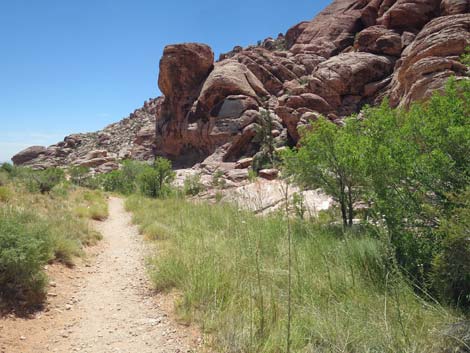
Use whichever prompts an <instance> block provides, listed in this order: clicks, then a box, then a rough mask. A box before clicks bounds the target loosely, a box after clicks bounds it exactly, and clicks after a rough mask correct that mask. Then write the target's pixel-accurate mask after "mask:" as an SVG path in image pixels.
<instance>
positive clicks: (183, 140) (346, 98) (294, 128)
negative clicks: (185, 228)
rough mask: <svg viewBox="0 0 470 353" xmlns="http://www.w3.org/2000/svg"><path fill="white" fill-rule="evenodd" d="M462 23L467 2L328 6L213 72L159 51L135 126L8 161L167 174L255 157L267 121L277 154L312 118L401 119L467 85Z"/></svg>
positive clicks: (373, 0)
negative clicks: (142, 163) (137, 163)
mask: <svg viewBox="0 0 470 353" xmlns="http://www.w3.org/2000/svg"><path fill="white" fill-rule="evenodd" d="M469 11H470V0H414V1H411V0H335V1H333V2H332V4H331V5H330V6H328V7H327V8H326V9H325V10H323V11H322V12H321V13H320V14H318V15H317V16H316V17H315V18H314V19H313V20H311V21H304V22H302V23H299V24H297V25H295V26H293V27H292V28H290V29H289V30H288V31H287V32H286V33H285V34H280V35H279V36H278V37H277V38H275V39H274V38H268V39H266V40H264V41H262V42H260V43H259V44H258V45H256V46H250V47H247V48H242V47H240V46H236V47H234V48H233V50H232V51H230V52H229V53H225V54H222V55H220V58H219V60H218V61H216V62H214V53H213V52H212V50H211V48H210V47H208V46H207V45H204V44H198V43H183V44H176V45H169V46H167V47H166V48H165V50H164V53H163V57H162V59H161V61H160V77H159V80H158V83H159V86H160V89H161V91H162V92H163V94H164V97H162V98H161V99H159V100H155V101H151V102H150V103H147V105H148V106H149V107H150V108H148V107H147V108H148V109H147V108H145V107H144V109H143V110H139V111H137V112H139V113H138V114H137V113H136V114H137V115H139V114H143V115H144V116H146V118H145V119H144V120H145V123H142V124H140V125H139V124H137V123H136V124H137V125H136V127H133V128H130V129H129V128H128V127H127V125H126V128H122V129H121V128H120V127H121V126H124V125H122V124H131V125H132V124H133V123H135V122H136V119H135V118H134V119H132V118H129V121H127V122H121V123H118V124H117V125H116V126H115V127H114V128H112V129H111V130H110V131H113V132H112V133H111V132H110V131H109V129H108V128H107V129H105V130H104V131H103V132H102V134H103V136H101V137H100V136H99V134H100V133H97V134H94V135H90V134H81V135H78V138H75V137H74V136H72V137H68V138H66V139H65V140H64V142H62V143H61V144H58V145H55V146H51V147H49V148H47V150H43V149H41V148H39V147H33V148H31V149H28V150H26V151H23V152H21V153H20V154H19V155H17V156H15V159H14V160H15V163H18V164H28V165H46V164H51V165H63V164H83V165H97V164H98V165H102V164H105V163H113V162H114V160H118V159H121V158H124V157H131V158H137V159H149V158H152V157H153V156H154V154H156V155H161V156H165V157H167V158H170V159H172V160H173V161H174V162H175V164H176V165H177V166H193V165H194V164H196V163H201V164H200V165H202V166H206V165H209V164H219V165H221V164H224V163H225V164H226V165H236V164H235V163H233V162H236V161H238V160H239V159H243V158H245V157H251V156H253V155H254V154H255V153H257V151H259V148H260V146H259V142H258V141H259V138H258V136H257V135H258V132H259V130H260V129H259V126H260V123H261V122H262V121H263V120H265V118H266V116H268V115H269V116H270V117H271V120H272V123H271V133H272V135H273V139H274V142H275V144H276V147H282V146H284V145H294V144H295V143H297V141H298V139H299V133H298V129H299V127H300V126H302V125H305V124H308V122H309V121H311V120H313V119H316V118H318V116H319V115H320V114H321V115H324V116H326V117H328V118H329V119H331V120H332V121H336V122H340V121H341V119H342V118H344V117H345V116H347V115H350V114H352V113H357V112H359V111H360V110H361V108H362V107H363V106H364V105H365V104H372V105H374V104H378V103H380V102H381V101H382V100H383V98H385V97H390V103H391V104H392V105H393V106H404V107H406V106H408V105H409V104H410V103H411V102H413V101H417V100H423V99H426V98H427V97H429V95H430V94H432V92H434V91H436V90H439V89H441V88H442V87H443V85H444V84H445V82H446V80H447V79H448V78H449V77H450V76H457V77H460V78H466V79H468V69H467V68H466V67H465V66H464V65H463V64H462V63H461V62H460V56H461V55H462V54H463V53H464V52H465V50H466V49H465V48H466V47H468V46H470V13H469ZM155 115H156V122H155V126H154V127H151V126H150V125H149V124H150V122H152V121H153V120H152V119H154V117H155ZM106 134H108V135H111V136H110V137H107V135H106ZM121 134H122V138H121V137H120V136H121ZM75 140H77V141H75ZM78 140H80V142H78ZM69 141H73V142H70V143H69ZM93 151H95V152H96V151H97V152H96V153H95V154H94V155H93V154H89V153H90V152H93ZM100 151H105V152H106V153H104V152H101V153H99V152H100ZM99 163H102V164H99ZM109 165H110V166H111V164H109ZM238 165H240V164H238Z"/></svg>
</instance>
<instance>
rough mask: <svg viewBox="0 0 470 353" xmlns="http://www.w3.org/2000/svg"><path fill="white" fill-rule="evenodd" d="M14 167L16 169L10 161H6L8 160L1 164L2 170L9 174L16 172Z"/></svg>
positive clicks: (0, 168)
mask: <svg viewBox="0 0 470 353" xmlns="http://www.w3.org/2000/svg"><path fill="white" fill-rule="evenodd" d="M14 169H15V167H14V166H12V165H11V164H10V163H6V162H5V163H2V165H1V166H0V171H1V172H5V173H8V174H12V173H13V172H14Z"/></svg>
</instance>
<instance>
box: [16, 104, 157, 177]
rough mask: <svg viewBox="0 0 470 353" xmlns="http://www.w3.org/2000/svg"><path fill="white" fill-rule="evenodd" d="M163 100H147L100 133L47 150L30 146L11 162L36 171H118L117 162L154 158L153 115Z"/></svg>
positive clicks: (83, 135)
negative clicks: (80, 168) (75, 168)
mask: <svg viewBox="0 0 470 353" xmlns="http://www.w3.org/2000/svg"><path fill="white" fill-rule="evenodd" d="M161 103H162V99H161V98H158V99H150V100H148V101H146V102H145V103H144V106H143V107H142V108H140V109H137V110H135V111H134V112H133V113H132V114H130V115H129V116H128V117H127V118H125V119H123V120H121V121H119V122H117V123H114V124H111V125H109V126H107V127H106V128H104V129H103V130H101V131H97V132H92V133H80V134H72V135H69V136H66V137H65V138H64V140H63V141H61V142H59V143H56V144H55V145H52V146H49V147H47V148H46V147H42V146H33V147H30V148H28V149H26V150H24V151H22V152H20V153H18V154H17V155H15V156H14V157H13V158H12V160H13V163H15V165H24V166H30V167H33V168H35V169H44V168H48V167H63V166H84V167H89V168H92V169H94V170H95V171H96V172H107V171H111V170H113V169H116V168H118V164H117V161H119V160H122V159H126V158H132V159H136V160H148V159H152V158H153V157H154V149H155V116H156V112H157V110H158V109H159V106H160V105H161Z"/></svg>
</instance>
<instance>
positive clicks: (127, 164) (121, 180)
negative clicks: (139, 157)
mask: <svg viewBox="0 0 470 353" xmlns="http://www.w3.org/2000/svg"><path fill="white" fill-rule="evenodd" d="M148 167H149V166H148V165H147V164H146V163H142V162H138V161H132V160H126V161H124V162H123V163H122V167H121V169H119V170H114V171H112V172H110V173H107V174H103V175H100V176H99V177H98V178H97V179H98V180H99V182H100V183H101V185H102V187H103V189H104V190H105V191H111V192H118V193H121V194H124V195H130V194H132V193H134V192H136V191H137V183H138V178H139V176H140V175H141V174H142V173H143V172H144V171H146V170H147V169H148Z"/></svg>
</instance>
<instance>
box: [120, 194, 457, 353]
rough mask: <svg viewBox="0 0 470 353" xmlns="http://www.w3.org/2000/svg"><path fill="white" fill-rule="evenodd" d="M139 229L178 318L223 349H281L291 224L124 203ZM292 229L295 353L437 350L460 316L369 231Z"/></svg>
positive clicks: (178, 205)
mask: <svg viewBox="0 0 470 353" xmlns="http://www.w3.org/2000/svg"><path fill="white" fill-rule="evenodd" d="M126 206H127V208H128V210H130V211H132V212H133V215H134V221H135V223H137V224H139V225H140V227H141V229H142V231H143V232H144V233H146V232H148V233H150V234H148V235H150V236H151V237H152V238H154V239H155V238H156V239H160V240H159V245H160V246H159V247H158V248H159V250H158V253H156V254H155V256H154V257H153V258H152V259H151V261H150V274H151V278H152V280H153V283H154V285H155V288H156V289H157V290H159V291H170V290H173V289H176V290H177V291H179V292H180V293H181V299H180V300H179V302H178V311H179V314H180V315H181V318H182V319H183V320H188V321H193V320H194V321H197V322H198V323H199V324H201V325H202V327H203V329H204V330H205V331H206V332H209V333H210V334H211V335H210V337H212V338H213V340H212V345H213V346H214V347H215V349H216V351H219V352H250V353H253V352H273V353H274V352H285V351H286V348H287V347H286V345H287V344H286V334H287V332H286V327H288V326H287V320H288V309H289V306H288V299H289V298H288V295H289V288H288V276H289V272H288V261H289V258H288V252H289V242H288V237H287V235H286V234H287V233H286V226H287V223H286V221H285V219H284V217H283V216H282V215H281V214H276V215H273V216H269V217H264V218H260V217H256V216H253V215H251V214H249V213H246V212H243V211H239V210H237V209H235V208H232V207H230V206H224V205H217V206H214V205H207V204H194V203H188V202H186V201H184V200H181V199H168V200H149V199H145V198H142V197H138V196H132V197H130V198H129V199H128V200H127V202H126ZM340 234H342V233H341V232H337V231H335V230H334V229H328V228H327V227H323V226H319V225H315V224H309V223H306V222H300V221H293V222H292V224H291V235H292V238H291V241H292V243H291V246H292V248H291V251H292V253H291V256H292V258H291V260H292V263H291V271H292V273H291V274H292V281H291V289H290V295H291V298H290V301H291V307H292V316H291V323H290V345H291V347H290V349H291V351H292V352H361V353H362V352H390V353H392V352H416V353H418V352H422V353H425V352H426V353H429V352H443V351H444V348H443V347H451V346H452V344H453V342H449V341H447V342H445V340H444V338H443V336H442V335H441V332H442V331H441V330H442V328H443V327H445V326H446V325H448V324H449V323H451V322H454V321H455V320H457V317H456V316H455V315H454V314H453V313H451V312H449V311H447V310H445V309H444V308H442V307H440V306H438V305H435V304H433V303H429V302H426V301H424V300H422V299H421V298H419V297H418V296H417V295H415V293H414V292H413V290H412V289H411V288H410V286H409V285H408V284H407V283H406V282H405V280H404V279H403V278H402V277H401V276H400V274H399V273H398V272H397V271H393V270H392V269H391V268H389V266H388V265H387V262H386V258H387V256H388V251H387V249H386V246H384V245H383V244H384V243H383V242H382V241H380V240H379V239H374V238H373V237H371V236H368V235H366V234H363V235H361V234H354V235H353V234H351V235H349V236H348V235H346V236H344V235H340Z"/></svg>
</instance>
